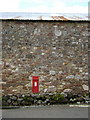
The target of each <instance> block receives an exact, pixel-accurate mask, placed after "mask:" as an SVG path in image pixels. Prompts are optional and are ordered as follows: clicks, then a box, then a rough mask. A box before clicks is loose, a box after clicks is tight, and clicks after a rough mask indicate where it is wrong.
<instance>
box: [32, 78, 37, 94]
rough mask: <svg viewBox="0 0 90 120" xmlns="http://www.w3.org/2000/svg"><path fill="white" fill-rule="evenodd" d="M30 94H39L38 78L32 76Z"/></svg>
mask: <svg viewBox="0 0 90 120" xmlns="http://www.w3.org/2000/svg"><path fill="white" fill-rule="evenodd" d="M32 93H39V76H32Z"/></svg>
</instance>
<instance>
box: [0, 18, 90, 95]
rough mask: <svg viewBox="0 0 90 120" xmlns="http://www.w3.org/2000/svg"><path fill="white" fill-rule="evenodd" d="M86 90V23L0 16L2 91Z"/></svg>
mask: <svg viewBox="0 0 90 120" xmlns="http://www.w3.org/2000/svg"><path fill="white" fill-rule="evenodd" d="M33 75H38V76H40V81H39V84H40V85H39V87H40V93H54V94H55V93H61V94H64V93H72V94H73V93H75V94H80V95H83V94H86V93H88V23H87V22H85V21H84V22H76V21H73V22H67V21H66V22H65V21H63V22H62V21H31V20H2V83H1V84H2V95H8V94H14V95H15V94H16V95H17V94H25V95H26V94H32V90H31V85H32V84H31V80H32V79H31V78H32V76H33Z"/></svg>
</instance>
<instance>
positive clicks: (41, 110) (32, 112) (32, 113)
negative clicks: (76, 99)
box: [2, 105, 88, 118]
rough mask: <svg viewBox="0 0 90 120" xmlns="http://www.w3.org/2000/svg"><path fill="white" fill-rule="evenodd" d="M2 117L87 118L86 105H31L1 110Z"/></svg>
mask: <svg viewBox="0 0 90 120" xmlns="http://www.w3.org/2000/svg"><path fill="white" fill-rule="evenodd" d="M2 116H3V118H88V107H87V106H86V107H84V106H81V107H80V106H79V107H78V106H71V107H70V106H67V105H59V106H58V105H56V106H39V107H38V106H36V107H35V106H31V107H26V108H20V109H7V110H6V109H4V110H2Z"/></svg>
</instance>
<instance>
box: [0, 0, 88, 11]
mask: <svg viewBox="0 0 90 120" xmlns="http://www.w3.org/2000/svg"><path fill="white" fill-rule="evenodd" d="M88 2H89V0H0V12H33V13H88Z"/></svg>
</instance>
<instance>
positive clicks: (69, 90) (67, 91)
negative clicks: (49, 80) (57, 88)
mask: <svg viewBox="0 0 90 120" xmlns="http://www.w3.org/2000/svg"><path fill="white" fill-rule="evenodd" d="M71 91H72V89H64V91H63V92H64V93H70V92H71Z"/></svg>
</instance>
